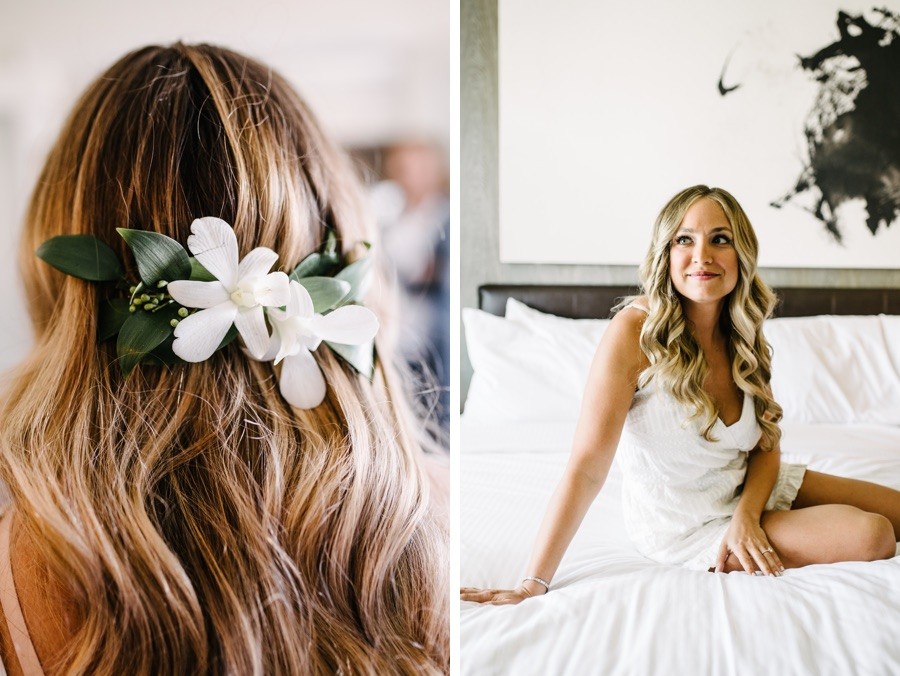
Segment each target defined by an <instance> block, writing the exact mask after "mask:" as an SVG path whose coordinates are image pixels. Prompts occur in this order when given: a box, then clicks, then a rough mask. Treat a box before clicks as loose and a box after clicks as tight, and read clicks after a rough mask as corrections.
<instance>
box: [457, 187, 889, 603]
mask: <svg viewBox="0 0 900 676" xmlns="http://www.w3.org/2000/svg"><path fill="white" fill-rule="evenodd" d="M757 254H758V243H757V239H756V235H755V234H754V232H753V228H752V226H751V225H750V221H749V220H748V219H747V216H746V215H745V213H744V211H743V209H742V208H741V206H740V205H739V204H738V202H737V201H736V200H735V199H734V197H732V196H731V195H730V194H729V193H728V192H726V191H725V190H722V189H720V188H708V187H706V186H702V185H699V186H694V187H691V188H687V189H685V190H683V191H682V192H680V193H678V194H677V195H675V197H673V198H672V199H671V200H670V201H669V203H668V204H667V205H666V206H665V207H664V208H663V210H662V212H661V213H660V214H659V217H658V218H657V220H656V224H655V226H654V230H653V240H652V243H651V245H650V250H649V252H648V254H647V257H646V259H645V260H644V263H643V264H642V266H641V270H640V274H641V282H642V285H643V290H644V295H642V296H639V297H636V298H633V299H629V300H627V301H625V302H624V303H623V304H622V305H620V306H619V307H620V308H621V309H620V311H619V312H618V314H617V315H616V316H615V317H614V318H613V320H612V321H611V323H610V325H609V328H608V329H607V331H606V333H604V335H603V339H602V340H601V342H600V345H599V347H598V348H597V353H596V355H595V357H594V361H593V364H592V366H591V370H590V374H589V376H588V383H587V386H586V389H585V394H584V400H583V403H582V409H581V416H580V418H579V422H578V427H577V431H576V434H575V440H574V448H573V450H572V455H571V458H570V460H569V463H568V465H567V467H566V471H565V473H564V475H563V478H562V480H561V482H560V484H559V486H558V487H557V489H556V491H555V492H554V494H553V497H552V498H551V501H550V505H549V507H548V509H547V513H546V516H545V517H544V520H543V523H542V525H541V528H540V532H539V534H538V538H537V542H536V544H535V547H534V550H533V554H532V558H531V561H530V563H529V566H528V569H527V573H528V575H527V577H526V578H525V579H524V580H523V581H522V584H521V585H519V587H517V588H516V589H513V590H498V589H489V590H481V589H472V588H466V589H463V590H462V593H461V597H462V599H463V600H467V601H479V602H490V603H495V604H502V603H518V602H520V601H522V600H524V599H526V598H528V597H530V596H533V595H535V594H543V593H546V592H548V591H549V589H550V580H551V579H552V577H553V574H554V573H555V572H556V569H557V567H558V566H559V563H560V561H561V559H562V557H563V554H564V553H565V551H566V548H567V547H568V545H569V543H570V541H571V540H572V537H573V536H574V535H575V532H576V530H577V528H578V526H579V524H580V523H581V520H582V519H583V517H584V515H585V513H586V512H587V509H588V507H589V506H590V504H591V502H592V501H593V500H594V498H595V497H596V496H597V494H598V492H599V491H600V489H601V487H602V486H603V483H604V481H605V479H606V476H607V473H608V471H609V468H610V465H611V463H612V461H613V457H614V456H615V455H616V453H617V451H618V454H619V463H620V466H621V469H622V474H623V504H624V512H625V520H626V525H627V527H628V530H629V534H630V536H631V538H632V540H633V541H634V543H635V545H636V547H637V549H638V550H639V551H640V552H641V553H642V554H644V555H645V556H647V557H648V558H651V559H654V560H656V561H659V562H662V563H671V564H675V565H680V566H685V567H689V568H694V569H698V570H709V571H715V572H726V573H728V572H735V571H743V572H746V573H753V574H758V575H763V574H765V575H780V574H781V573H782V572H783V571H784V569H785V568H797V567H801V566H805V565H808V564H812V563H829V562H837V561H851V560H863V561H871V560H875V559H884V558H889V557H891V556H893V555H894V552H895V546H896V540H897V534H898V533H900V492H898V491H895V490H892V489H890V488H886V487H884V486H878V485H874V484H871V483H867V482H863V481H856V480H851V479H844V478H839V477H834V476H829V475H826V474H821V473H818V472H813V471H810V470H807V469H806V468H805V467H804V466H802V465H791V464H783V465H782V464H781V463H780V460H779V454H780V452H779V440H780V436H781V432H780V430H779V426H778V422H779V420H780V419H781V413H782V412H781V407H780V406H779V405H778V404H777V402H776V401H775V400H774V399H773V397H772V393H771V390H770V387H769V381H770V375H771V373H770V368H771V358H770V349H769V346H768V344H767V343H766V340H765V338H764V336H763V333H762V327H763V321H764V320H765V319H766V318H767V317H768V316H769V315H770V314H771V312H772V310H773V308H774V305H775V296H774V294H773V292H772V291H771V290H770V289H769V288H768V287H767V286H766V285H765V284H764V283H763V282H762V280H761V279H760V278H759V276H758V274H757V263H756V261H757Z"/></svg>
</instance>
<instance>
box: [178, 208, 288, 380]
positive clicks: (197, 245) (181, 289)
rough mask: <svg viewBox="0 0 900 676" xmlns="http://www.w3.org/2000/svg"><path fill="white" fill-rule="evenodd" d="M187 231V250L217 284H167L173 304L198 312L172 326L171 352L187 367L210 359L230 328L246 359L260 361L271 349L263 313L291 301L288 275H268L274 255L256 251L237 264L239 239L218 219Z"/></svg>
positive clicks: (199, 222)
mask: <svg viewBox="0 0 900 676" xmlns="http://www.w3.org/2000/svg"><path fill="white" fill-rule="evenodd" d="M191 232H192V233H193V234H192V235H191V236H190V237H188V241H187V245H188V249H190V251H191V253H192V254H194V257H195V258H196V259H197V260H198V261H199V262H200V264H201V265H203V267H204V268H206V269H207V270H208V271H209V272H210V274H212V276H213V277H215V278H216V280H217V281H214V282H198V281H188V280H179V281H174V282H170V283H169V285H168V287H167V290H168V292H169V294H170V295H171V296H172V298H174V299H175V301H176V302H178V303H180V304H181V305H183V306H185V307H189V308H201V310H200V312H196V313H194V314H192V315H190V316H188V317H185V318H184V319H182V320H181V321H180V322H179V323H178V326H176V327H175V342H174V343H173V344H172V351H173V352H174V353H175V354H176V355H178V356H179V357H181V358H182V359H184V360H185V361H188V362H199V361H204V360H206V359H209V357H210V356H212V353H213V352H215V351H216V349H217V348H218V347H219V344H220V343H221V342H222V339H223V338H224V337H225V334H226V333H228V329H230V328H231V325H232V324H234V325H235V326H236V327H237V330H238V333H239V334H240V336H241V338H243V339H244V344H245V345H246V346H247V350H248V351H249V352H250V354H251V355H253V356H254V357H257V358H260V357H261V356H262V355H263V354H264V353H265V351H266V347H267V346H268V344H269V331H268V329H267V328H266V320H265V317H264V315H263V308H264V307H280V306H283V305H285V304H286V303H287V302H288V299H289V297H290V291H289V286H288V276H287V275H286V274H284V273H283V272H271V273H270V272H269V270H271V269H272V266H273V265H274V264H275V261H276V260H278V254H276V253H275V252H274V251H272V250H271V249H267V248H266V247H257V248H255V249H253V251H251V252H250V253H248V254H247V255H246V256H244V258H243V260H241V261H240V263H238V246H237V237H235V235H234V230H232V229H231V226H230V225H228V223H226V222H225V221H223V220H222V219H220V218H213V217H211V216H208V217H206V218H198V219H196V220H195V221H194V222H193V223H191Z"/></svg>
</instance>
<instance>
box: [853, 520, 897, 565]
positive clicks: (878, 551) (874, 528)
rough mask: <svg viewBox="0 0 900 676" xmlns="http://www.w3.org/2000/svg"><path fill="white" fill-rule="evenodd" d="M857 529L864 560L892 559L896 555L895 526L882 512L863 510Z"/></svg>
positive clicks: (860, 550)
mask: <svg viewBox="0 0 900 676" xmlns="http://www.w3.org/2000/svg"><path fill="white" fill-rule="evenodd" d="M857 520H858V522H859V526H858V527H857V529H856V537H857V538H858V546H859V555H860V558H861V559H862V560H863V561H876V560H878V559H890V558H892V557H893V556H894V554H895V552H896V549H897V543H896V541H895V540H894V527H893V525H892V524H891V521H890V519H888V518H887V517H885V516H882V515H881V514H872V513H871V512H861V513H860V514H859V515H858V517H857Z"/></svg>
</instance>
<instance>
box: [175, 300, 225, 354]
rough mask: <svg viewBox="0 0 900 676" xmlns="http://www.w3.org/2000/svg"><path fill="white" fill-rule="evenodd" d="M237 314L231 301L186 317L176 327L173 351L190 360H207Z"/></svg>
mask: <svg viewBox="0 0 900 676" xmlns="http://www.w3.org/2000/svg"><path fill="white" fill-rule="evenodd" d="M235 315H237V306H236V305H235V304H234V303H232V302H231V301H227V302H225V303H220V304H219V305H216V306H215V307H211V308H209V309H206V310H201V311H200V312H195V313H194V314H192V315H190V316H189V317H185V318H184V319H182V320H181V321H180V322H178V326H176V327H175V342H173V343H172V352H174V353H175V354H176V355H178V356H179V357H181V358H182V359H184V360H185V361H189V362H198V361H205V360H207V359H209V358H210V357H211V356H212V353H213V352H215V351H216V348H217V347H219V343H221V342H222V339H223V338H224V337H225V334H226V333H228V329H230V328H231V325H232V323H233V322H234V318H235Z"/></svg>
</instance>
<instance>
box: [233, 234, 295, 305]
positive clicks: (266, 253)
mask: <svg viewBox="0 0 900 676" xmlns="http://www.w3.org/2000/svg"><path fill="white" fill-rule="evenodd" d="M277 260H278V254H277V253H275V252H274V251H272V250H271V249H268V248H266V247H264V246H258V247H256V248H255V249H254V250H253V251H251V252H250V253H248V254H247V255H246V256H244V257H243V259H241V263H240V265H238V270H237V275H238V279H243V278H244V277H262V276H263V275H265V274H266V273H267V272H269V270H271V269H272V266H273V265H275V261H277ZM282 305H284V303H282Z"/></svg>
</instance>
